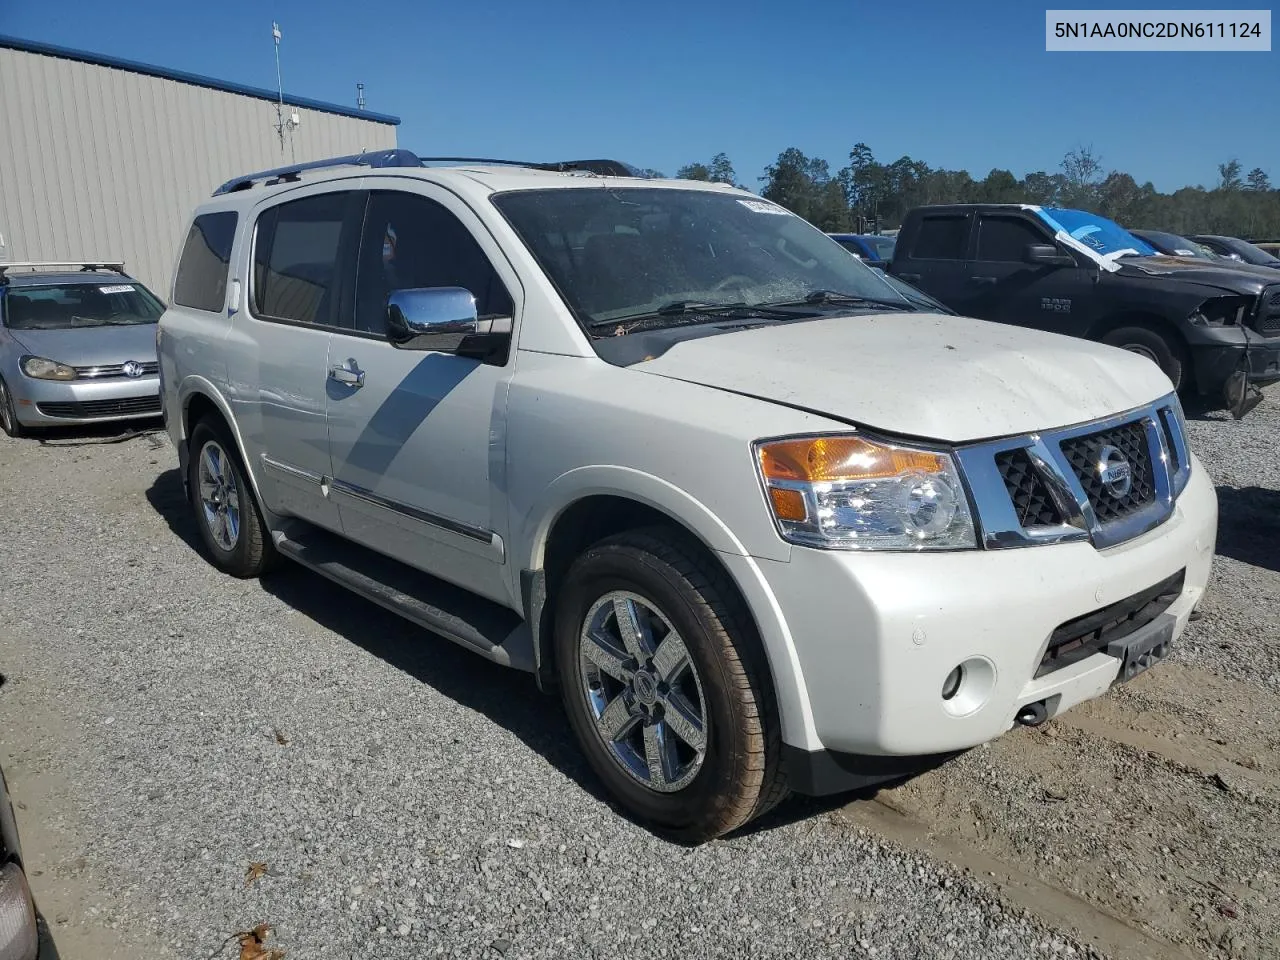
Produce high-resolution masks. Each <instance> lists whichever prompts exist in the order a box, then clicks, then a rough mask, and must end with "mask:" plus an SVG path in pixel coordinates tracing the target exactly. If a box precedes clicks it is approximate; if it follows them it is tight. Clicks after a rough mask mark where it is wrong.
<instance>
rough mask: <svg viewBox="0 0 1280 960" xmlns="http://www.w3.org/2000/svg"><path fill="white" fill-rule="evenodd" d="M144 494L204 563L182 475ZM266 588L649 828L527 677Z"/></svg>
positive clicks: (306, 588)
mask: <svg viewBox="0 0 1280 960" xmlns="http://www.w3.org/2000/svg"><path fill="white" fill-rule="evenodd" d="M146 496H147V500H148V501H149V502H150V503H151V506H152V507H153V508H154V509H155V511H156V512H157V513H158V514H160V516H161V517H163V518H164V520H165V521H166V522H167V523H168V525H169V527H170V529H171V530H172V531H173V532H174V534H175V535H177V536H178V537H180V538H181V539H182V541H183V542H184V543H186V545H187V546H188V547H190V548H191V549H192V550H193V551H195V552H196V553H199V554H200V556H201V560H202V562H203V557H204V554H203V545H202V543H201V541H200V537H199V532H198V531H197V529H196V525H195V520H194V518H193V517H192V516H191V512H190V508H189V506H188V504H187V501H186V498H185V496H184V495H183V491H182V479H181V477H180V475H179V473H178V471H177V470H176V469H175V470H166V471H165V472H164V473H161V474H160V475H159V476H158V477H157V478H156V480H155V482H154V483H153V484H152V485H151V487H150V489H148V490H147V493H146ZM261 584H262V589H263V590H265V591H267V592H268V593H270V594H271V595H272V596H274V597H276V598H278V599H279V600H281V601H282V602H284V603H286V604H288V605H289V606H290V607H292V608H293V609H295V610H297V611H298V612H299V613H301V614H303V615H304V616H306V617H309V618H310V619H312V620H314V621H315V622H316V623H319V624H321V625H322V626H324V627H326V628H328V629H329V630H332V631H333V632H334V633H336V634H339V635H340V636H342V637H345V638H346V639H347V640H348V641H350V642H351V643H353V644H355V645H356V646H358V647H361V648H363V649H364V650H367V651H368V652H369V653H372V654H373V655H374V656H376V657H379V658H381V659H382V660H384V661H386V662H387V663H388V664H390V665H391V666H393V667H395V668H396V669H397V670H402V671H404V672H405V673H407V674H409V675H410V676H412V677H414V678H416V679H417V680H419V681H421V682H422V683H425V684H428V685H429V686H431V687H432V688H434V689H435V690H437V691H438V692H440V693H442V694H444V695H445V696H447V697H449V698H450V699H451V700H453V701H455V702H456V703H459V704H461V705H463V706H465V707H469V708H470V709H472V710H475V711H477V712H479V713H481V714H483V715H484V716H485V717H487V718H488V719H489V720H491V721H492V722H494V723H496V724H498V725H499V726H500V727H502V728H503V729H505V730H508V731H510V732H511V733H512V734H514V735H515V736H516V737H518V738H519V739H520V740H521V741H522V742H523V743H524V744H525V745H526V746H528V747H529V748H530V749H531V750H534V751H535V752H537V753H538V754H539V755H541V756H542V757H544V758H545V759H546V760H547V762H548V763H550V764H551V765H552V766H554V767H555V768H556V769H558V770H559V771H561V772H562V773H563V774H565V776H567V777H569V778H570V779H571V780H573V781H574V782H575V783H576V784H578V786H579V787H581V788H582V789H583V790H585V791H586V792H587V793H589V794H590V795H591V796H593V797H595V798H596V799H597V800H599V801H600V802H602V803H605V804H607V805H608V806H609V807H610V808H611V809H612V810H613V811H614V812H615V813H616V814H617V815H619V816H623V817H627V818H628V819H631V820H632V822H634V823H637V825H638V826H641V827H645V826H646V825H644V824H642V823H639V821H636V820H635V819H634V818H632V817H629V816H628V814H627V813H626V812H625V811H623V810H621V809H620V808H619V807H617V806H616V805H615V804H614V803H613V801H612V800H611V799H610V798H609V797H608V795H606V794H605V792H604V790H603V789H602V788H601V786H600V783H599V781H598V780H597V779H596V777H595V774H594V773H593V772H592V771H591V768H590V767H589V766H588V765H587V762H586V760H585V759H584V758H583V756H582V752H581V749H580V748H579V747H578V744H577V741H576V740H574V737H573V732H572V731H571V730H570V728H569V723H568V720H566V719H565V716H564V712H563V711H562V709H561V707H560V703H559V700H558V699H557V698H554V697H548V696H546V695H544V694H541V693H539V692H538V690H537V688H536V687H535V686H534V684H533V681H532V679H531V678H530V677H529V676H528V675H527V674H524V673H520V672H517V671H515V670H509V669H506V668H504V667H499V666H497V665H496V664H492V663H489V662H488V661H487V660H484V659H482V658H480V657H478V656H476V655H475V654H473V653H469V652H467V651H466V650H463V649H462V648H460V647H458V646H456V645H455V644H453V643H451V642H450V641H448V640H446V639H444V638H443V637H432V636H430V635H429V631H426V630H424V629H422V628H420V627H418V626H416V625H414V624H412V623H409V622H408V621H406V620H404V619H402V618H400V617H398V616H396V615H395V614H393V613H391V612H389V611H387V610H384V609H383V608H382V607H380V606H378V605H377V604H375V603H372V602H371V601H368V600H365V599H364V598H363V597H359V596H357V595H355V594H353V593H349V592H347V591H345V590H341V589H336V588H333V587H331V585H330V583H329V581H327V580H325V579H324V578H323V577H321V576H320V575H319V574H317V573H312V572H311V571H310V570H307V569H305V568H303V567H300V566H298V565H296V564H292V563H287V564H285V565H284V567H283V568H282V569H281V570H280V571H279V572H277V573H273V574H272V575H271V576H269V577H264V578H263V579H262V581H261ZM495 772H496V771H495ZM921 772H924V771H923V770H922V771H921ZM897 782H898V783H900V782H902V781H897ZM894 785H896V783H886V784H880V785H878V786H876V787H869V788H867V789H864V790H857V791H852V792H849V793H841V794H835V795H832V796H827V797H804V796H798V795H797V796H793V797H791V798H790V799H788V800H786V801H785V802H783V803H782V804H780V805H779V806H778V807H777V809H775V810H773V811H771V812H770V813H768V814H766V815H765V816H763V817H761V818H759V819H758V820H755V821H752V822H751V823H750V824H748V825H747V826H746V827H744V828H742V829H741V830H739V831H736V832H735V833H734V834H731V836H738V837H746V836H751V835H752V834H755V833H759V832H761V831H767V830H773V829H777V828H779V827H785V826H789V825H791V824H793V823H798V822H799V821H801V820H808V819H811V818H813V817H817V816H821V815H823V814H825V813H830V812H832V811H834V810H838V809H840V808H841V807H843V806H845V805H846V804H848V803H850V802H852V801H854V800H860V799H869V798H872V797H874V796H875V795H876V792H877V791H878V790H879V789H880V788H881V787H886V786H894ZM646 828H647V827H646ZM41 960H43V958H41Z"/></svg>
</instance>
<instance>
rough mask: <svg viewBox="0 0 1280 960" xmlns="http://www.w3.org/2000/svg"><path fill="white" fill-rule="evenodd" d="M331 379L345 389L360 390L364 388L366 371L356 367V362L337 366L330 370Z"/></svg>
mask: <svg viewBox="0 0 1280 960" xmlns="http://www.w3.org/2000/svg"><path fill="white" fill-rule="evenodd" d="M329 379H330V380H336V381H337V382H338V383H340V384H342V385H343V386H344V387H354V388H355V389H357V390H358V389H360V388H361V387H363V386H364V371H363V370H361V369H360V368H359V367H357V366H356V362H355V361H354V360H348V361H347V362H346V363H339V364H335V365H334V366H332V367H330V368H329Z"/></svg>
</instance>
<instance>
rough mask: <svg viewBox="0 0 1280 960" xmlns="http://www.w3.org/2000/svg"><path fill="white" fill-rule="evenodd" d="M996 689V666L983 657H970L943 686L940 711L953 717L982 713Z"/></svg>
mask: <svg viewBox="0 0 1280 960" xmlns="http://www.w3.org/2000/svg"><path fill="white" fill-rule="evenodd" d="M995 686H996V665H995V664H994V663H992V662H991V661H990V660H988V659H987V658H986V657H969V658H968V659H966V660H964V661H962V662H961V663H959V664H957V665H956V666H955V667H954V668H953V669H952V670H951V672H950V673H948V674H947V677H946V679H945V680H944V681H943V682H942V703H941V706H942V709H943V712H945V713H947V714H948V715H950V716H953V717H967V716H969V715H970V714H971V713H974V712H975V711H977V710H981V709H982V708H983V707H984V706H985V705H986V703H987V701H988V700H989V699H990V698H991V692H992V691H993V690H994V689H995Z"/></svg>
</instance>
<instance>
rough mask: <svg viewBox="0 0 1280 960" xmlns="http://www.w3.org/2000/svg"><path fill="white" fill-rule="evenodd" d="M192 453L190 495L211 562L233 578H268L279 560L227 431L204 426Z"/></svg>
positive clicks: (210, 424) (208, 424)
mask: <svg viewBox="0 0 1280 960" xmlns="http://www.w3.org/2000/svg"><path fill="white" fill-rule="evenodd" d="M188 449H189V450H190V451H191V458H190V462H189V463H188V464H187V490H188V493H189V495H190V499H191V509H192V511H193V512H194V513H195V516H196V526H197V527H199V529H200V539H201V540H202V541H203V542H204V546H205V550H206V551H207V552H208V554H209V557H210V559H212V560H213V563H214V565H215V566H217V567H218V568H220V569H221V570H223V571H225V572H227V573H229V574H231V575H232V576H233V577H242V578H248V577H257V576H261V575H262V574H264V573H267V572H268V571H269V570H271V569H272V567H274V566H275V565H276V563H277V561H278V559H279V554H278V553H276V548H275V544H274V543H272V542H271V535H270V532H269V531H268V530H267V525H266V524H265V523H264V522H263V520H262V513H261V511H260V510H259V509H258V502H257V498H256V497H254V495H253V489H252V487H250V486H249V479H248V476H247V474H246V472H245V469H244V463H243V461H242V460H241V459H240V451H239V450H238V449H237V447H236V444H235V442H234V441H233V440H231V438H230V437H229V436H228V431H227V429H226V428H225V427H224V426H223V425H222V424H221V423H220V422H218V421H217V420H212V419H205V420H201V421H200V422H199V423H197V424H196V428H195V429H194V430H192V431H191V437H190V439H189V440H188Z"/></svg>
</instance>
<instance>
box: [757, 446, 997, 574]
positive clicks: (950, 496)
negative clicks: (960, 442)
mask: <svg viewBox="0 0 1280 960" xmlns="http://www.w3.org/2000/svg"><path fill="white" fill-rule="evenodd" d="M755 451H756V463H757V465H758V467H759V470H760V476H761V479H762V480H763V482H764V486H765V491H766V493H767V494H768V498H769V505H770V508H771V509H772V511H773V516H774V519H775V520H776V521H777V524H778V530H779V532H780V533H781V534H782V537H783V539H785V540H789V541H790V542H792V543H798V544H803V545H804V546H808V547H823V548H826V549H840V550H956V549H963V548H972V547H976V546H977V538H976V537H975V535H974V530H973V518H972V516H971V514H970V512H969V501H968V498H967V496H966V495H965V492H964V486H963V484H961V482H960V474H959V472H958V471H957V470H956V465H955V461H954V460H952V458H951V456H950V454H946V453H941V452H938V451H934V450H921V449H915V448H911V447H902V446H897V445H895V444H888V443H882V442H878V441H873V440H868V439H866V438H865V437H857V436H833V437H800V438H795V439H791V440H769V441H765V442H761V443H757V444H756V447H755Z"/></svg>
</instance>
